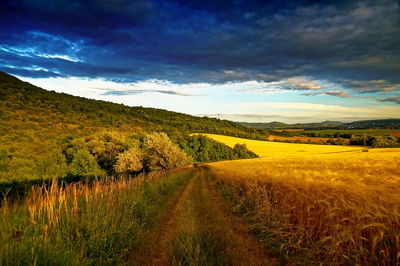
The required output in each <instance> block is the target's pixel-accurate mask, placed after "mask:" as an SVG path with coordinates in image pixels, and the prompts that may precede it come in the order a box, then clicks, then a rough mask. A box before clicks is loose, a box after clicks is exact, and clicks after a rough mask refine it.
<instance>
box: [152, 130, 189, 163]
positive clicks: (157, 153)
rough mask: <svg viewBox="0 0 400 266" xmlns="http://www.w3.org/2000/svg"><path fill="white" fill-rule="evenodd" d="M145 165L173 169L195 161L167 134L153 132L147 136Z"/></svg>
mask: <svg viewBox="0 0 400 266" xmlns="http://www.w3.org/2000/svg"><path fill="white" fill-rule="evenodd" d="M144 146H145V167H146V168H147V169H148V170H150V171H154V170H160V169H172V168H176V167H180V166H185V165H189V164H192V163H193V159H192V158H191V157H190V156H189V155H188V154H186V153H185V152H183V151H182V150H180V149H179V147H178V146H177V145H176V144H173V143H172V142H171V140H170V139H169V137H168V136H167V134H165V133H162V132H159V133H158V132H153V133H151V134H149V135H147V136H146V138H145V140H144Z"/></svg>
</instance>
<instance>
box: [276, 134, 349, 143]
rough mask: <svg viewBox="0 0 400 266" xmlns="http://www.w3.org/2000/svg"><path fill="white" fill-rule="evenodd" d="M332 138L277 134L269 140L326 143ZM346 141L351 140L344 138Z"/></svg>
mask: <svg viewBox="0 0 400 266" xmlns="http://www.w3.org/2000/svg"><path fill="white" fill-rule="evenodd" d="M329 139H330V138H317V137H307V136H291V137H284V136H275V135H269V136H268V140H270V141H275V140H276V141H296V140H298V141H303V142H314V143H318V142H319V143H321V142H323V143H326V142H328V140H329ZM343 141H344V142H345V143H346V142H347V143H348V142H349V141H350V140H349V139H344V140H343Z"/></svg>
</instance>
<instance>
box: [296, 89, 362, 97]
mask: <svg viewBox="0 0 400 266" xmlns="http://www.w3.org/2000/svg"><path fill="white" fill-rule="evenodd" d="M302 95H304V96H315V95H329V96H336V97H340V98H355V97H354V96H351V95H349V94H348V92H346V91H321V92H306V93H303V94H302Z"/></svg>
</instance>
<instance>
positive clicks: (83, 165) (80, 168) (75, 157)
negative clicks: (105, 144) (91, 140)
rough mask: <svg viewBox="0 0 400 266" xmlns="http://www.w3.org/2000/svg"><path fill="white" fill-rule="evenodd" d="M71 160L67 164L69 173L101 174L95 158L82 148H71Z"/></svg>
mask: <svg viewBox="0 0 400 266" xmlns="http://www.w3.org/2000/svg"><path fill="white" fill-rule="evenodd" d="M71 153H72V154H70V155H71V157H72V160H71V163H70V164H69V173H70V174H72V175H74V176H97V175H103V174H104V173H103V171H102V170H101V169H100V168H99V165H98V164H97V162H96V159H95V158H94V157H93V156H92V155H91V154H90V153H89V152H88V151H87V150H83V149H79V150H73V151H72V152H71Z"/></svg>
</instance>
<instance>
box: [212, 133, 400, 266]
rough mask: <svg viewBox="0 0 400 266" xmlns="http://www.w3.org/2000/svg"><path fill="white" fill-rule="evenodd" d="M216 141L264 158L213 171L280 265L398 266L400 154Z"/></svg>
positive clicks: (230, 163) (215, 166)
mask: <svg viewBox="0 0 400 266" xmlns="http://www.w3.org/2000/svg"><path fill="white" fill-rule="evenodd" d="M210 137H213V138H215V139H218V140H220V141H223V142H225V143H226V144H228V145H232V144H234V142H235V141H237V142H240V143H246V144H247V145H248V147H249V148H250V150H251V149H254V150H253V151H254V152H256V153H258V154H259V155H261V156H263V157H262V158H258V159H252V160H238V161H225V162H218V163H211V164H209V166H210V168H211V171H212V172H213V173H214V175H215V176H216V180H217V183H218V187H219V190H220V192H221V193H222V194H223V195H224V196H225V197H226V198H228V199H230V201H232V202H233V206H234V209H235V210H236V213H237V214H238V215H240V216H242V217H245V219H246V220H247V221H248V223H249V224H251V226H252V228H253V233H254V234H255V235H256V236H258V238H259V239H261V241H262V242H263V243H264V244H265V246H267V247H269V248H270V249H273V250H275V251H276V252H277V253H278V254H279V256H280V258H281V260H283V261H284V262H288V263H299V262H301V263H305V264H314V263H324V264H326V263H327V262H328V264H360V265H371V264H372V265H377V264H380V265H396V264H397V265H398V263H399V262H400V194H399V193H398V188H399V185H400V167H399V162H400V149H370V150H369V152H362V151H361V149H358V150H357V149H354V147H353V148H349V147H336V146H333V147H332V146H325V145H301V144H287V143H269V142H266V143H264V142H262V143H258V142H257V141H248V140H242V139H236V140H235V139H234V138H228V137H223V136H210ZM300 150H304V151H302V152H300Z"/></svg>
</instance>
